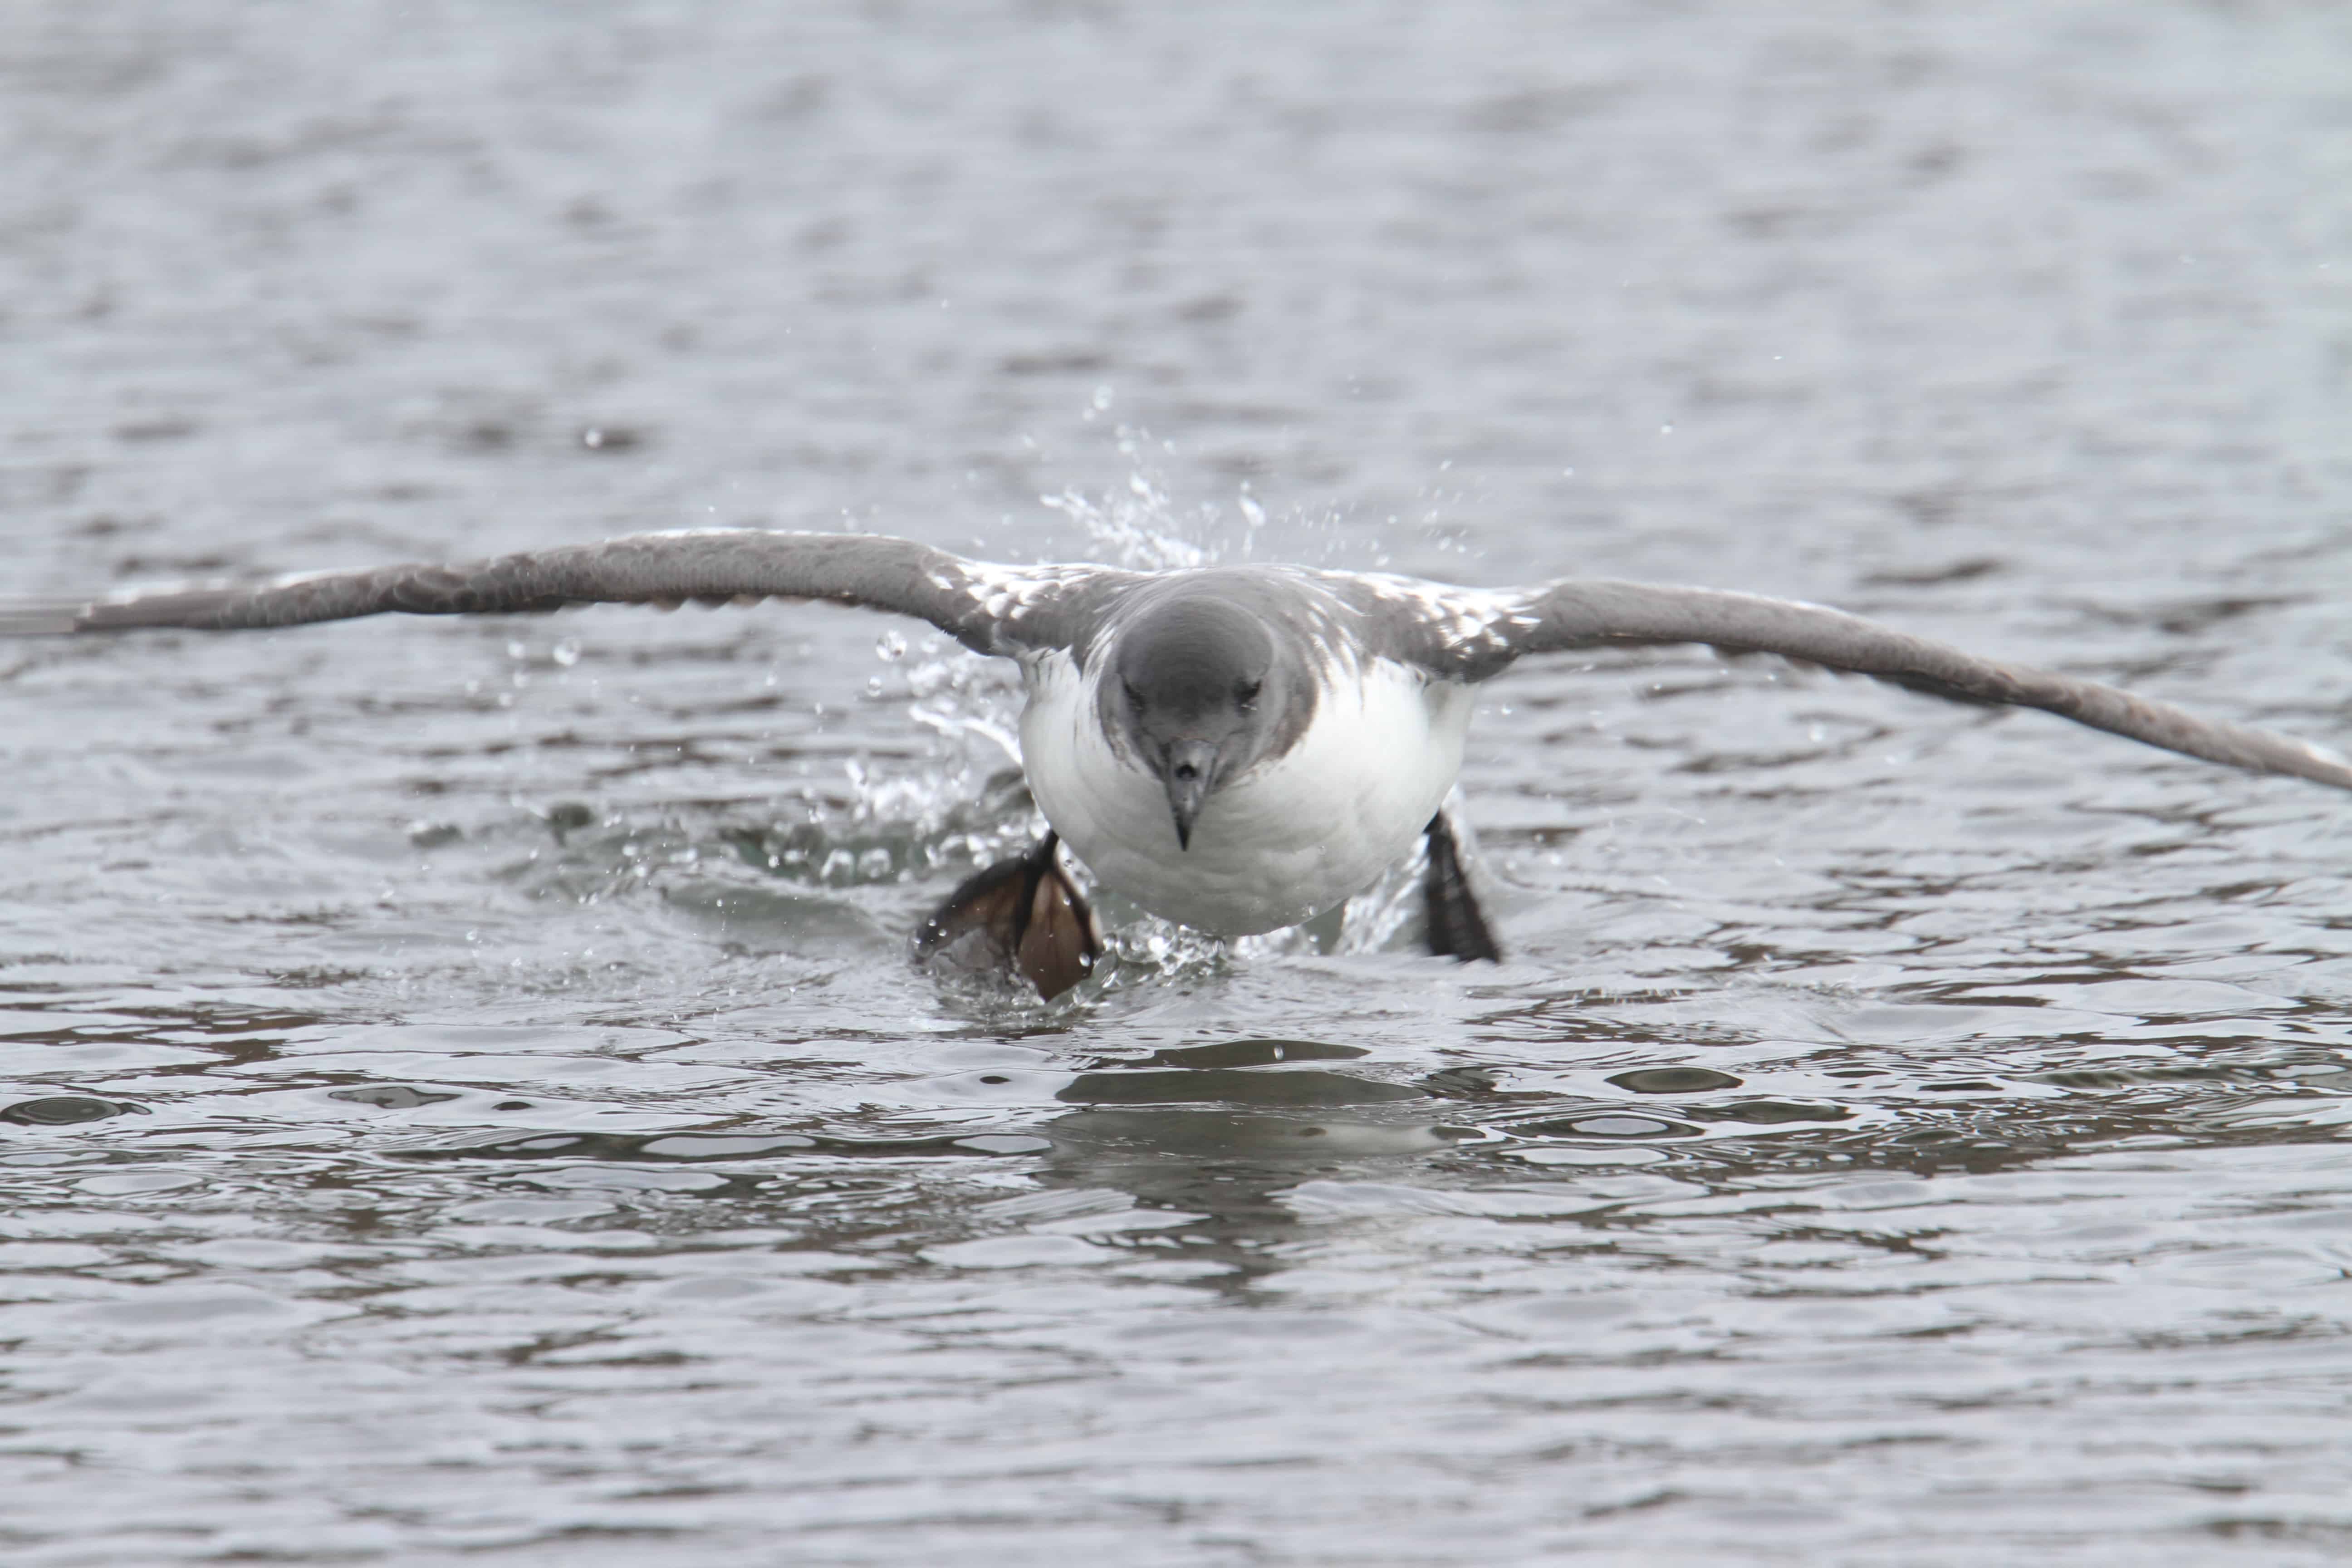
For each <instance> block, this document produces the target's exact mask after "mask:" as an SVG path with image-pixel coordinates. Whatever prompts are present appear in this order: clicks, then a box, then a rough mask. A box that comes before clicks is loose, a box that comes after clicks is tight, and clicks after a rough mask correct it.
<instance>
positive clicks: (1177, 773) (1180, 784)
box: [1167, 741, 1217, 849]
mask: <svg viewBox="0 0 2352 1568" xmlns="http://www.w3.org/2000/svg"><path fill="white" fill-rule="evenodd" d="M1216 771H1217V748H1216V747H1214V746H1213V745H1211V744H1210V743H1209V742H1206V741H1179V742H1177V743H1176V744H1174V745H1172V746H1171V747H1169V748H1168V774H1167V781H1168V809H1169V810H1170V811H1171V813H1173V814H1174V816H1175V818H1176V847H1178V848H1179V849H1190V848H1191V847H1192V823H1193V821H1194V819H1195V818H1197V817H1199V816H1200V815H1201V803H1202V801H1204V800H1206V799H1208V798H1209V785H1210V783H1211V781H1212V780H1213V778H1214V777H1215V774H1216Z"/></svg>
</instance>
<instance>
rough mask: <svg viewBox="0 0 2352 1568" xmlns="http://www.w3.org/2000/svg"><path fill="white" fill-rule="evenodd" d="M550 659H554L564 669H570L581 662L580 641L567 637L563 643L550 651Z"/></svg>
mask: <svg viewBox="0 0 2352 1568" xmlns="http://www.w3.org/2000/svg"><path fill="white" fill-rule="evenodd" d="M548 657H550V658H552V659H554V660H555V662H556V663H558V664H560V665H562V667H563V668H566V669H570V668H572V666H573V665H575V664H578V663H579V662H580V641H579V639H578V638H577V637H565V638H564V639H563V640H562V642H560V643H557V644H556V645H555V647H552V648H551V649H549V650H548Z"/></svg>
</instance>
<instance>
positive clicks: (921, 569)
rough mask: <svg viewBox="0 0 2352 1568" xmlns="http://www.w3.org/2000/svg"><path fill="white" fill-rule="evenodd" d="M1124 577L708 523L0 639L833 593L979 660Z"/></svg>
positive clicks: (247, 590) (128, 608)
mask: <svg viewBox="0 0 2352 1568" xmlns="http://www.w3.org/2000/svg"><path fill="white" fill-rule="evenodd" d="M1124 575H1125V574H1121V573H1118V572H1114V571H1111V570H1110V569H1109V568H1108V567H1101V566H1027V567H1022V566H998V565H994V564H992V563H987V562H980V561H967V560H965V559H963V558H962V557H961V556H959V555H951V554H950V553H948V552H946V551H944V550H934V549H932V548H931V547H930V546H929V545H924V544H917V543H915V542H912V541H909V540H904V539H884V538H877V537H875V536H873V535H870V534H857V533H776V532H771V531H766V530H762V529H749V528H728V529H705V530H697V531H688V532H678V533H635V534H629V535H627V536H625V537H623V538H620V539H607V540H604V541H602V542H598V543H594V544H570V545H562V546H559V547H557V548H555V549H552V550H540V551H533V552H528V553H524V554H518V555H500V556H496V557H493V558H492V559H489V560H487V561H475V562H469V563H461V564H457V565H448V566H428V565H409V566H384V567H378V568H375V569H373V570H370V571H359V572H326V573H319V574H312V575H309V576H302V577H289V578H280V579H278V580H276V581H274V582H268V583H259V584H215V585H207V586H204V587H197V588H190V589H183V590H177V591H170V592H163V593H154V594H140V595H131V596H127V597H121V598H112V599H98V600H92V601H83V602H74V601H69V600H67V601H47V602H40V601H33V602H24V601H0V636H15V637H27V636H44V635H58V634H68V633H76V632H110V631H127V630H131V629H133V628H136V627H142V626H178V627H184V628H187V629H191V630H196V631H235V630H241V629H246V628H255V627H270V626H299V625H302V624H305V623H307V622H310V621H341V620H349V619H351V618H352V617H354V616H380V615H387V614H400V615H411V616H466V615H506V614H515V613H520V612H530V611H540V610H560V609H562V608H564V607H565V606H567V605H598V604H623V605H662V606H665V607H668V608H675V607H677V605H682V604H684V603H686V602H687V601H688V600H689V599H690V600H693V601H695V602H696V603H698V604H703V605H723V604H730V603H750V602H752V601H755V600H759V599H770V598H773V599H829V600H832V601H834V602H835V603H838V604H845V605H864V606H865V607H866V608H868V609H875V610H889V611H893V612H895V613H897V614H899V615H905V616H918V617H919V618H920V619H923V620H926V621H929V622H930V623H931V625H933V626H937V627H939V628H940V630H941V631H943V632H946V633H947V634H948V635H949V636H950V637H954V638H955V639H956V640H957V641H958V642H961V643H962V644H963V645H964V646H965V647H969V648H971V649H974V650H975V651H977V652H980V653H989V654H1006V655H1016V654H1020V653H1024V652H1027V651H1031V650H1033V649H1042V648H1052V647H1068V646H1069V644H1070V643H1071V642H1072V641H1073V640H1074V639H1075V638H1076V637H1079V636H1082V635H1083V634H1084V632H1085V630H1086V629H1087V626H1088V624H1089V622H1090V620H1091V617H1092V616H1093V614H1094V610H1095V605H1097V603H1098V601H1099V599H1100V596H1101V595H1103V594H1104V593H1106V592H1108V590H1109V589H1110V588H1111V587H1112V586H1113V585H1114V584H1115V582H1116V581H1117V580H1118V579H1120V578H1122V577H1123V576H1124Z"/></svg>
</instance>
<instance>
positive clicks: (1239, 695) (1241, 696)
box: [1234, 680, 1265, 708]
mask: <svg viewBox="0 0 2352 1568" xmlns="http://www.w3.org/2000/svg"><path fill="white" fill-rule="evenodd" d="M1264 685H1265V682H1264V681H1263V680H1242V681H1236V682H1235V683H1234V701H1235V702H1237V703H1239V704H1240V705H1241V706H1242V707H1244V708H1246V707H1248V706H1249V705H1250V704H1251V703H1253V702H1255V701H1256V700H1257V694H1258V690H1259V689H1260V688H1261V687H1263V686H1264Z"/></svg>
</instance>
